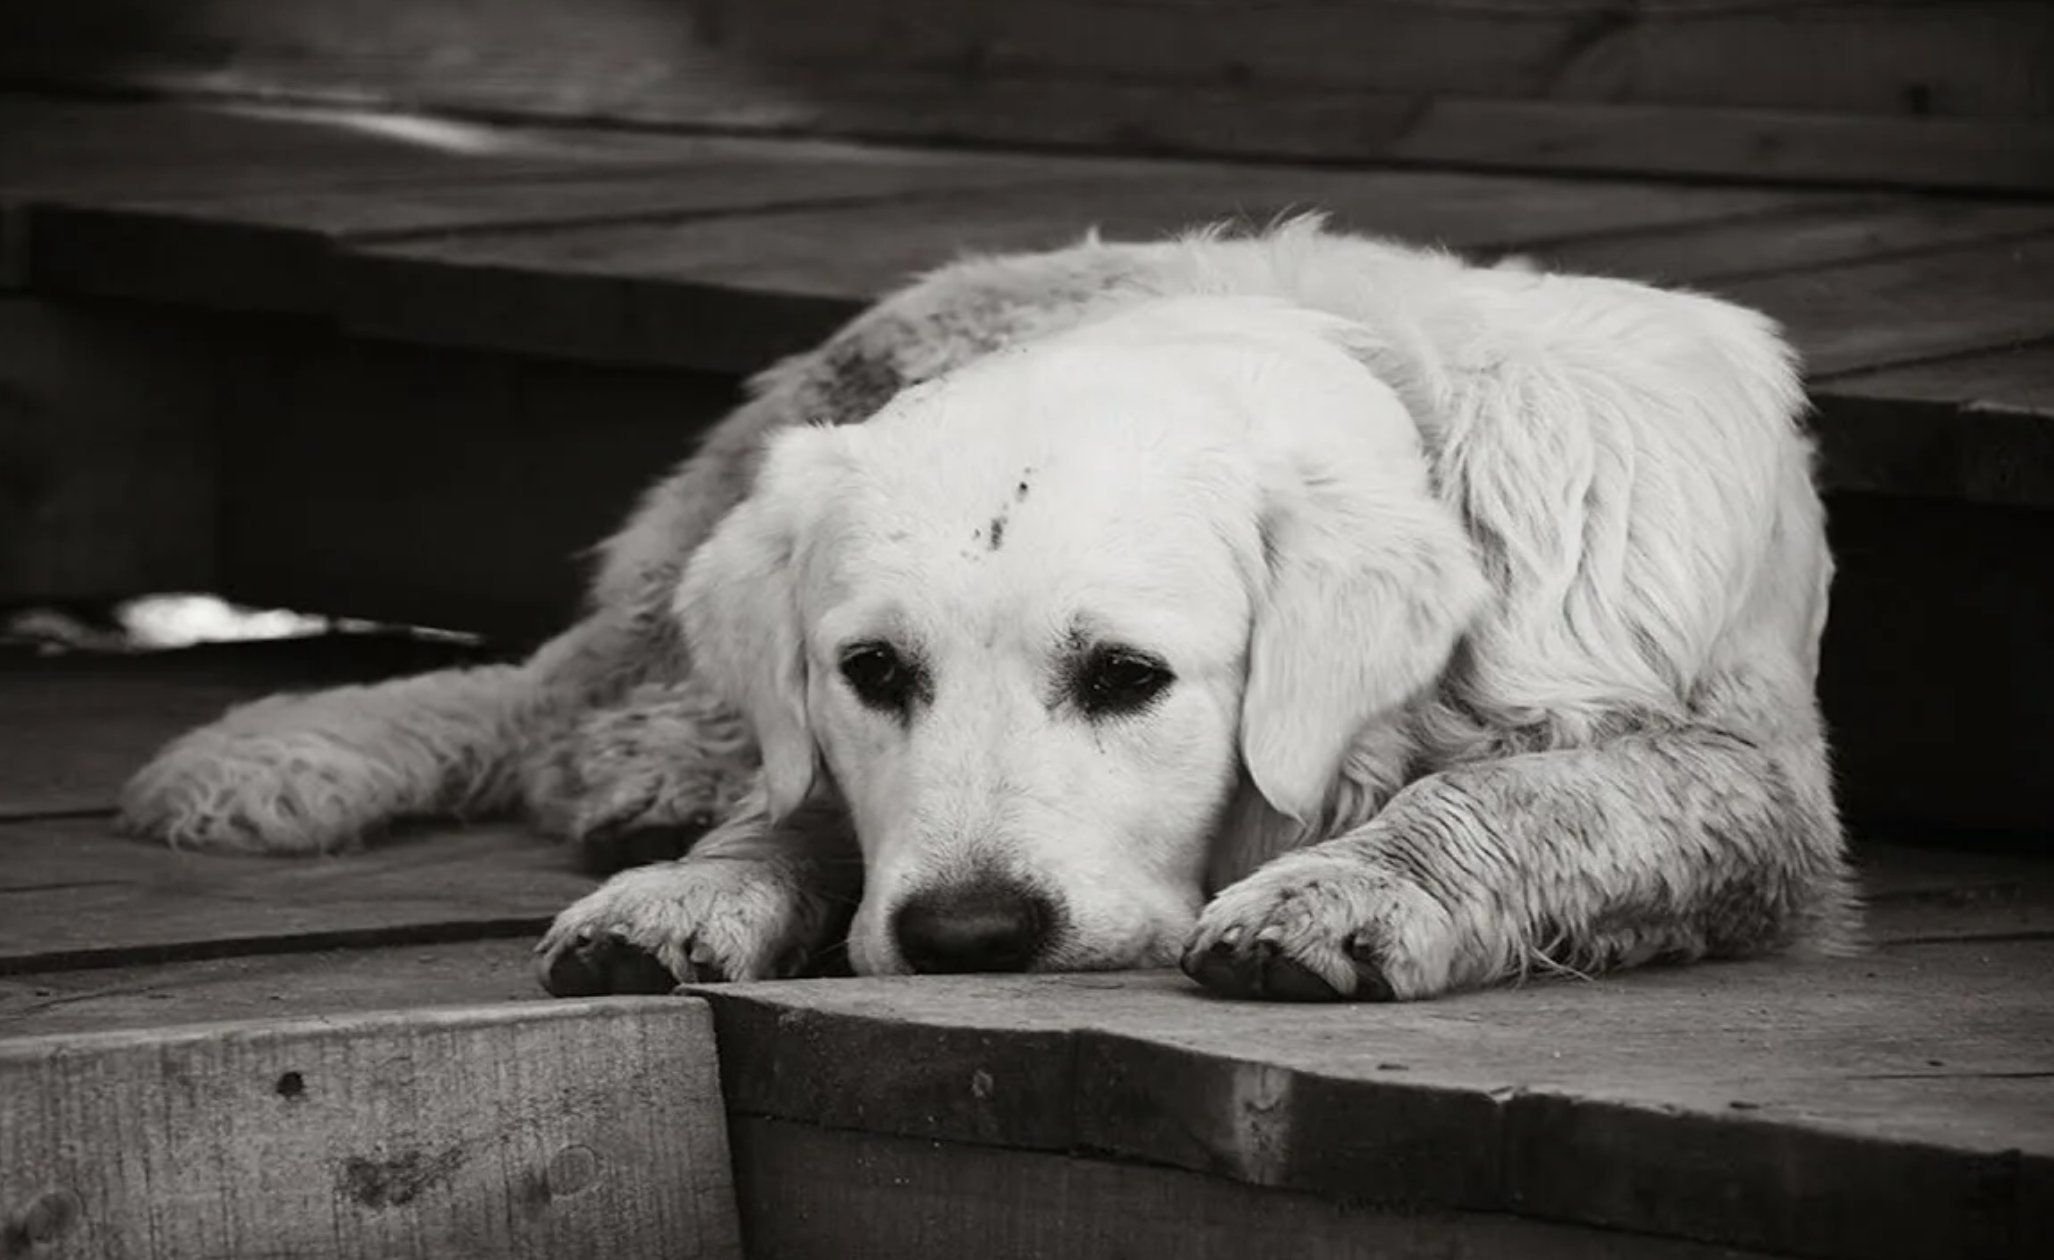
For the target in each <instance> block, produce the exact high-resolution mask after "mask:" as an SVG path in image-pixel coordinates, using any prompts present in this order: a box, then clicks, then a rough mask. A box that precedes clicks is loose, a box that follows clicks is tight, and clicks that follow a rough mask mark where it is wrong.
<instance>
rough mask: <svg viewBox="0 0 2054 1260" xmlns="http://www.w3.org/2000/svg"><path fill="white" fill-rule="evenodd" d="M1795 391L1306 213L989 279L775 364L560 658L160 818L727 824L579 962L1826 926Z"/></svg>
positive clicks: (361, 727) (924, 290)
mask: <svg viewBox="0 0 2054 1260" xmlns="http://www.w3.org/2000/svg"><path fill="white" fill-rule="evenodd" d="M1801 407H1802V395H1801V392H1800V389H1799V386H1798V382H1797V378H1796V375H1795V371H1794V367H1793V363H1792V359H1791V356H1790V354H1789V352H1788V351H1787V349H1786V348H1785V347H1784V345H1783V344H1782V342H1781V341H1780V340H1779V338H1778V336H1777V334H1776V331H1775V329H1774V328H1773V326H1772V325H1771V324H1770V323H1769V322H1768V321H1767V320H1765V319H1763V318H1762V317H1760V316H1758V315H1756V314H1754V313H1752V312H1750V311H1746V310H1743V309H1740V308H1737V307H1735V306H1732V305H1729V304H1726V303H1723V302H1719V301H1716V300H1713V299H1710V298H1707V297H1702V296H1697V295H1693V294H1685V293H1676V292H1667V291H1662V290H1658V289H1653V288H1649V287H1646V286H1643V285H1638V284H1632V283H1626V282H1622V281H1616V280H1605V279H1595V278H1589V277H1578V276H1563V275H1550V274H1544V273H1541V272H1538V271H1536V270H1534V269H1531V268H1524V267H1518V268H1513V267H1501V268H1481V267H1474V266H1470V265H1466V264H1465V263H1463V262H1462V261H1461V260H1459V259H1456V258H1453V257H1449V256H1447V255H1444V254H1440V253H1434V252H1427V251H1421V250H1415V249H1411V248H1407V247H1403V246H1399V245H1395V244H1391V243H1388V242H1381V241H1374V240H1367V239H1362V238H1356V237H1350V236H1346V235H1341V234H1336V233H1332V232H1329V231H1327V230H1326V229H1324V227H1322V226H1321V225H1320V224H1319V223H1318V222H1317V221H1315V220H1301V221H1298V222H1295V223H1291V224H1287V225H1284V226H1281V227H1279V228H1277V229H1275V230H1273V231H1270V232H1267V233H1263V234H1259V235H1256V236H1251V237H1245V238H1229V237H1226V236H1224V235H1220V234H1200V235H1197V236H1194V237H1189V238H1184V239H1180V240H1173V241H1164V242H1158V243H1149V244H1113V243H1103V242H1100V241H1097V240H1087V241H1086V242H1085V243H1083V244H1081V245H1079V246H1076V247H1074V248H1070V249H1066V250H1061V251H1057V252H1053V253H1046V254H1038V255H1028V256H1019V257H1007V258H997V259H984V260H974V261H968V262H964V263H959V264H956V265H954V266H951V267H949V268H946V269H944V270H942V271H940V272H937V273H935V274H934V275H932V276H930V277H928V278H926V279H924V280H922V281H920V282H919V283H917V284H914V285H912V286H911V287H909V288H907V289H905V290H904V291H902V292H900V293H898V294H896V295H894V296H892V297H890V298H888V299H886V300H885V301H884V302H882V303H880V304H879V305H878V306H877V307H875V308H874V309H872V310H871V311H869V312H868V313H866V314H865V315H863V316H862V317H861V318H859V319H857V320H856V321H855V322H853V323H852V324H851V325H850V326H849V327H848V328H846V329H844V330H843V331H842V332H841V333H839V334H837V335H836V336H835V337H834V338H832V339H830V340H829V341H828V342H827V343H826V344H825V345H823V346H822V347H820V348H819V349H818V350H815V351H813V352H811V353H808V354H804V355H801V356H798V357H796V358H794V359H792V360H789V361H787V362H785V363H783V364H780V365H778V366H777V367H775V368H773V369H772V370H771V371H769V372H768V373H766V374H765V375H764V377H763V378H761V380H760V381H759V382H758V383H757V389H756V392H755V396H754V397H753V399H752V400H751V401H750V402H748V403H747V404H746V405H745V406H743V407H742V408H741V409H740V410H739V411H737V412H736V413H735V414H734V415H733V416H731V417H730V418H729V419H728V420H727V421H726V422H725V423H724V424H723V425H722V426H721V427H720V428H719V429H718V430H717V431H716V432H715V433H713V434H712V435H711V437H710V438H709V439H708V440H707V442H706V443H705V444H704V447H703V449H702V450H701V452H700V453H699V454H698V455H697V456H695V457H694V458H693V459H692V460H690V461H689V462H687V463H686V464H685V465H684V466H683V467H682V468H680V469H679V470H678V471H677V472H676V473H675V474H674V475H673V476H672V477H670V478H669V479H668V480H666V481H664V482H663V483H662V484H660V485H659V486H657V487H656V488H655V489H654V490H653V491H651V492H650V494H649V495H648V497H647V498H646V499H645V500H644V502H643V503H642V505H641V507H640V508H639V510H638V511H637V512H636V514H635V515H634V517H633V519H632V520H631V521H630V522H629V524H628V526H627V527H626V529H625V530H624V531H623V532H622V533H621V534H620V535H618V536H617V537H616V538H614V539H613V540H612V541H611V542H610V543H609V544H608V545H607V548H606V550H605V562H604V565H603V568H602V571H601V573H600V574H599V577H598V580H597V582H596V584H595V590H594V596H593V605H592V611H591V613H590V615H589V616H588V617H587V618H586V619H585V620H584V621H582V622H580V623H579V624H578V625H577V626H575V627H573V628H572V629H571V630H569V631H567V632H566V633H565V634H563V635H562V636H560V637H559V638H557V639H556V640H554V641H553V642H551V643H550V644H548V645H546V646H545V647H543V648H542V649H541V650H540V651H539V652H538V653H537V654H536V655H535V656H534V657H533V658H532V659H530V660H529V661H527V662H526V663H524V664H521V665H505V666H495V667H488V668H484V669H477V670H470V671H451V672H445V673H440V674H433V675H427V676H424V677H420V678H413V679H404V680H400V681H397V682H393V683H387V684H383V685H379V686H374V687H368V688H354V689H344V690H340V691H332V692H326V693H321V694H317V695H312V696H305V697H284V698H273V699H270V700H266V701H263V702H260V703H258V704H256V705H252V706H248V707H245V708H243V709H239V710H236V711H233V712H231V713H230V714H228V715H227V716H226V717H224V718H223V719H222V720H221V721H220V722H218V723H216V724H215V725H213V726H211V727H208V728H205V729H203V730H201V731H198V732H195V733H193V734H191V735H188V736H186V737H185V738H183V739H181V740H180V741H178V742H176V743H174V744H173V745H171V746H170V747H169V748H167V749H166V750H165V751H164V752H163V753H162V754H160V756H159V757H158V759H157V760H156V761H155V762H154V763H153V764H152V765H150V766H149V767H147V768H146V769H145V770H144V771H142V773H141V774H139V775H138V776H137V777H136V779H135V780H134V782H133V783H132V784H131V786H130V788H129V790H128V792H127V795H126V798H125V811H126V817H127V818H128V820H129V822H130V824H131V825H132V826H133V827H134V828H136V829H137V830H139V831H141V832H143V833H146V834H149V835H154V836H158V837H161V838H163V839H165V840H167V841H169V842H171V843H176V844H184V845H191V846H195V847H204V848H217V849H222V848H225V849H242V850H263V851H273V852H276V851H315V850H326V849H332V848H335V847H338V846H341V845H345V844H348V843H350V842H353V841H355V840H356V839H358V838H360V837H362V836H364V835H365V834H367V833H370V832H372V831H374V830H375V829H377V828H378V827H379V826H381V825H383V824H385V823H387V822H388V821H390V820H392V819H394V818H396V817H400V816H405V815H417V814H430V813H456V814H478V813H484V812H493V811H504V810H507V809H511V808H514V807H516V806H518V805H523V804H525V806H526V807H527V808H528V810H529V812H530V814H531V816H533V817H534V818H536V819H538V820H539V821H541V822H542V823H543V824H544V825H546V826H548V827H549V828H551V829H552V830H555V831H558V832H562V833H564V834H567V835H569V836H571V837H572V838H574V839H577V840H579V841H581V842H582V843H584V844H585V845H586V846H587V847H588V848H589V849H592V850H595V851H604V850H606V849H607V848H608V847H609V846H620V845H626V844H630V843H632V841H633V840H634V838H636V837H641V836H646V835H649V834H652V833H654V834H663V835H669V836H673V837H676V836H680V835H690V834H692V833H695V832H698V831H704V832H705V834H704V835H703V837H701V838H699V839H698V841H697V843H696V844H695V845H694V846H693V847H692V848H691V849H690V851H689V852H688V853H687V854H686V855H685V856H684V857H682V858H680V859H677V860H671V861H665V862H660V863H657V864H655V865H647V866H641V867H638V868H636V869H632V870H629V871H626V872H624V873H622V874H620V875H617V876H616V877H615V878H613V879H612V880H611V881H610V882H609V883H607V884H605V885H604V886H602V887H601V888H600V889H598V890H597V891H596V892H594V893H593V894H591V895H590V896H588V897H586V898H585V899H583V900H582V901H580V902H578V903H577V904H576V905H574V906H572V907H570V908H569V909H568V910H566V911H565V912H564V913H563V914H562V916H560V918H559V919H558V921H557V923H556V925H555V927H554V928H553V929H552V931H551V932H550V933H549V935H548V937H547V939H546V940H545V941H544V942H543V943H542V946H541V950H542V954H543V971H544V975H545V979H546V982H547V983H548V984H549V986H550V987H551V988H552V989H553V990H555V991H557V992H562V993H590V992H600V991H607V990H633V989H649V988H667V987H669V986H670V985H672V984H674V983H676V982H677V981H679V980H708V979H714V980H717V979H743V978H762V977H771V976H782V975H789V974H795V973H798V972H801V971H804V970H807V969H809V968H817V967H819V966H821V965H823V961H822V960H823V959H827V958H829V957H831V956H832V955H833V954H834V953H835V951H836V950H837V948H838V947H839V946H840V944H841V943H842V942H843V941H844V940H846V948H847V953H846V959H847V962H848V964H849V965H850V966H852V967H853V969H854V970H855V971H857V972H859V973H864V974H882V973H893V972H907V971H918V972H946V971H1023V970H1070V969H1086V968H1121V967H1145V966H1157V965H1165V964H1170V963H1176V962H1181V964H1182V966H1183V967H1184V969H1185V970H1186V971H1187V972H1189V973H1190V974H1191V975H1192V976H1193V977H1194V978H1196V979H1197V980H1198V981H1199V982H1201V983H1203V984H1205V985H1206V986H1208V987H1211V988H1213V989H1216V990H1219V991H1221V992H1224V993H1228V994H1233V995H1239V996H1249V997H1283V998H1334V997H1355V998H1422V997H1429V996H1432V995H1434V994H1438V993H1443V992H1446V991H1448V990H1451V989H1456V988H1461V987H1467V986H1475V985H1483V984H1489V983H1492V982H1495V981H1500V980H1503V979H1506V978H1509V977H1515V976H1519V975H1522V974H1525V973H1528V972H1530V971H1533V970H1535V969H1544V970H1567V971H1576V972H1590V971H1594V970H1599V969H1604V968H1611V967H1620V966H1627V965H1632V964H1635V963H1640V962H1645V961H1649V960H1654V959H1689V958H1696V957H1699V956H1703V955H1735V954H1745V953H1753V952H1759V951H1765V950H1774V949H1780V948H1785V947H1790V946H1799V945H1802V946H1810V947H1821V948H1833V947H1836V946H1838V945H1840V944H1841V943H1843V942H1845V941H1846V939H1847V938H1848V934H1849V932H1850V930H1851V926H1852V922H1853V916H1854V909H1853V899H1852V897H1851V895H1850V892H1849V881H1848V876H1847V871H1846V867H1845V862H1844V856H1843V845H1842V840H1841V835H1840V829H1839V824H1838V821H1837V818H1836V814H1835V809H1834V804H1833V799H1832V793H1831V787H1830V780H1829V775H1828V770H1827V763H1826V748H1825V742H1824V738H1823V733H1822V730H1821V724H1820V720H1819V716H1818V711H1817V706H1816V702H1815V699H1814V685H1813V684H1814V676H1815V674H1816V671H1817V664H1818V661H1817V653H1818V643H1819V635H1820V631H1821V628H1822V626H1823V623H1824V619H1825V615H1826V591H1827V583H1828V579H1829V577H1830V574H1831V563H1830V560H1829V557H1828V555H1827V551H1826V546H1825V540H1824V532H1823V524H1822V514H1821V509H1820V504H1819V500H1818V497H1817V495H1816V493H1815V491H1814V489H1813V485H1812V481H1811V473H1810V459H1811V455H1810V448H1809V445H1808V443H1807V440H1806V438H1805V436H1804V435H1803V433H1802V431H1801V428H1800V426H1799V423H1798V417H1799V413H1800V411H1801ZM857 421H861V422H862V423H854V422H857ZM709 828H710V829H709Z"/></svg>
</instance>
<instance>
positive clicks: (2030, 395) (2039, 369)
mask: <svg viewBox="0 0 2054 1260" xmlns="http://www.w3.org/2000/svg"><path fill="white" fill-rule="evenodd" d="M1819 385H1820V387H1821V388H1822V389H1823V390H1824V391H1825V392H1828V393H1830V394H1832V395H1833V396H1834V397H1838V398H1870V399H1877V400H1892V401H1896V400H1913V401H1917V402H1933V403H1945V404H1949V405H1951V406H1953V407H1955V408H1957V409H1959V410H1961V411H1964V412H1967V413H1970V414H1971V415H1973V416H1993V415H2002V414H2018V415H2022V416H2027V417H2034V418H2039V419H2043V420H2044V419H2045V418H2047V417H2050V416H2054V340H2045V341H2039V342H2034V343H2032V344H2029V345H2019V346H2013V347H2011V348H2009V349H2005V350H1993V351H1990V352H1988V353H1986V354H1969V355H1960V356H1956V357H1953V358H1947V359H1935V360H1931V361H1928V362H1923V363H1919V364H1917V365H1915V366H1912V367H1905V368H1882V369H1879V370H1875V371H1868V372H1853V373H1847V374H1844V375H1839V376H1831V377H1827V378H1825V379H1823V380H1821V381H1820V382H1819Z"/></svg>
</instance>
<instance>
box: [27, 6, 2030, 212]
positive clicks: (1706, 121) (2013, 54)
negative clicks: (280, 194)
mask: <svg viewBox="0 0 2054 1260" xmlns="http://www.w3.org/2000/svg"><path fill="white" fill-rule="evenodd" d="M2049 60H2054V21H2050V20H2049V18H2048V16H2047V13H2046V10H2045V6H2042V5H2036V4H2032V3H2019V2H2016V0H2013V2H2009V3H2007V2H2005V0H1954V2H1953V3H1950V4H1948V5H1946V6H1944V7H1937V6H1932V5H1919V4H1870V5H1862V6H1857V7H1855V8H1852V9H1850V8H1848V7H1846V6H1840V5H1818V4H1811V3H1804V2H1803V0H1763V2H1761V3H1751V4H1746V5H1706V4H1704V3H1700V2H1696V0H1655V2H1651V3H1642V4H1635V5H1631V6H1621V5H1618V4H1615V3H1610V2H1609V0H1578V2H1576V3H1545V4H1543V3H1502V4H1474V3H1418V2H1409V3H1375V4H1347V5H1335V4H1297V5H1288V6H1281V7H1279V6H1275V5H1255V6H1249V5H1233V4H1204V5H1198V6H1194V5H1191V4H1151V5H1135V4H1131V3H1122V2H1119V0H1067V2H1066V3H1063V4H1059V5H1051V4H1048V3H1042V2H1038V0H982V2H981V3H978V4H975V5H962V4H953V3H947V2H946V0H939V2H938V0H861V2H860V3H850V2H849V0H702V2H701V3H698V4H694V5H692V6H689V7H687V8H683V9H680V8H679V7H678V6H677V5H675V4H672V3H668V0H506V2H503V3H497V4H478V3H475V2H468V0H303V2H302V3H296V4H293V5H289V6H285V5H277V4H268V3H264V2H263V0H233V2H217V3H213V4H209V5H207V6H205V7H204V8H201V9H194V8H193V7H192V6H190V5H187V4H182V3H180V2H179V0H74V3H70V4H65V5H32V4H22V5H15V6H11V7H10V8H9V9H8V10H7V11H6V14H5V17H4V19H0V83H8V82H12V83H15V84H21V85H28V86H36V87H44V86H52V85H58V86H62V85H70V86H85V87H90V88H94V89H98V90H102V91H107V90H113V91H127V92H133V91H137V90H143V91H152V92H186V93H211V94H228V95H243V96H248V97H254V98H262V99H272V100H297V101H301V102H308V101H314V102H321V103H349V104H363V105H380V104H382V105H387V106H391V105H394V104H399V105H406V106H411V107H416V108H428V109H436V110H444V111H456V112H469V113H475V114H483V115H486V116H491V117H499V118H505V117H509V116H526V117H531V118H532V117H551V118H559V119H562V118H570V119H604V120H608V121H613V122H626V123H633V124H640V125H649V124H660V125H672V126H681V127H698V128H715V129H726V130H737V131H749V132H757V133H785V134H790V133H795V132H811V133H827V134H839V135H857V136H870V137H883V138H892V139H898V140H902V141H905V140H910V141H915V142H930V141H936V140H940V141H955V142H971V143H979V144H993V143H997V144H1030V145H1043V146H1047V145H1057V146H1067V147H1075V148H1117V149H1120V150H1123V151H1126V152H1135V151H1153V152H1189V153H1208V154H1223V153H1224V154H1231V155H1235V156H1242V157H1251V156H1252V157H1256V158H1262V159H1271V160H1274V159H1277V158H1288V159H1295V160H1304V161H1318V162H1333V161H1354V162H1361V161H1410V162H1437V163H1460V164H1468V165H1472V166H1480V167H1496V168H1501V169H1502V168H1511V169H1524V170H1533V169H1543V170H1557V171H1561V170H1567V171H1592V170H1598V171H1613V172H1617V171H1622V170H1624V171H1631V172H1650V171H1658V172H1663V173H1669V174H1687V175H1700V176H1701V175H1723V176H1727V177H1738V178H1743V179H1754V180H1790V181H1798V180H1802V181H1815V182H1818V181H1838V182H1849V181H1862V182H1872V183H1885V184H1898V185H1909V186H1935V185H1945V186H1956V187H1971V188H1992V187H1995V188H2011V189H2032V190H2037V191H2041V192H2044V191H2047V190H2049V189H2050V188H2054V134H2050V132H2049V129H2048V128H2047V126H2046V118H2047V115H2048V114H2049V113H2050V112H2054V101H2050V93H2049V91H2048V89H2047V86H2046V80H2045V77H2044V74H2043V73H2042V69H2043V67H2044V66H2045V65H2046V64H2047V62H2048V61H2049Z"/></svg>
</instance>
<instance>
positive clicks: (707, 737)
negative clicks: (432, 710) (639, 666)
mask: <svg viewBox="0 0 2054 1260" xmlns="http://www.w3.org/2000/svg"><path fill="white" fill-rule="evenodd" d="M755 760H756V750H755V746H754V745H753V744H752V743H751V741H750V740H749V736H748V731H747V728H746V727H745V726H744V725H743V723H742V720H741V718H740V716H739V715H737V714H736V713H734V712H733V711H732V710H729V709H726V708H725V707H723V706H721V705H719V704H718V703H717V702H716V701H714V700H713V699H712V698H711V697H710V696H708V695H706V694H705V693H703V692H701V691H699V690H698V689H696V688H692V687H689V686H686V687H656V686H652V687H645V688H643V689H642V690H641V691H638V692H636V693H634V694H633V695H631V696H630V697H629V699H628V701H627V703H625V704H623V705H621V706H619V707H616V708H611V709H601V710H598V711H596V712H593V713H590V714H587V715H585V716H584V717H583V718H581V719H580V720H579V722H578V724H577V726H576V727H575V728H573V729H572V730H571V731H569V732H568V733H567V734H566V735H565V736H564V737H563V738H562V739H560V740H558V741H556V742H555V743H553V744H552V745H550V746H549V747H547V748H546V749H544V750H543V751H542V752H541V753H540V754H538V755H537V756H536V757H534V758H533V759H532V760H531V761H530V762H529V764H528V766H527V768H526V772H525V774H524V776H523V777H524V780H525V791H526V796H527V802H528V807H529V810H530V812H531V813H532V815H533V816H534V817H535V819H536V821H537V822H538V823H539V824H540V825H541V826H542V828H543V829H544V830H546V831H549V832H552V833H554V834H557V835H561V836H564V837H566V838H567V839H569V840H571V841H572V842H573V843H575V844H576V845H577V846H578V849H579V851H580V853H581V855H582V857H583V859H584V862H585V865H586V867H587V868H588V869H591V870H594V871H598V872H608V871H616V870H620V869H622V868H624V867H629V866H637V865H641V864H642V863H645V862H657V861H662V860H664V859H667V858H674V857H678V856H680V855H681V854H683V853H685V852H686V851H687V850H689V849H690V848H691V846H692V843H693V842H694V841H695V840H697V839H698V838H699V837H700V836H701V835H703V834H705V832H706V831H707V830H708V829H709V828H710V827H712V826H713V824H714V822H715V820H717V819H719V818H722V817H725V816H726V815H727V814H728V813H730V812H731V811H732V810H733V808H734V806H735V803H736V802H737V801H739V800H740V799H741V797H742V795H743V794H744V793H745V792H746V791H747V790H748V788H749V786H750V783H751V781H752V779H753V777H754V774H755V769H756V766H755Z"/></svg>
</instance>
